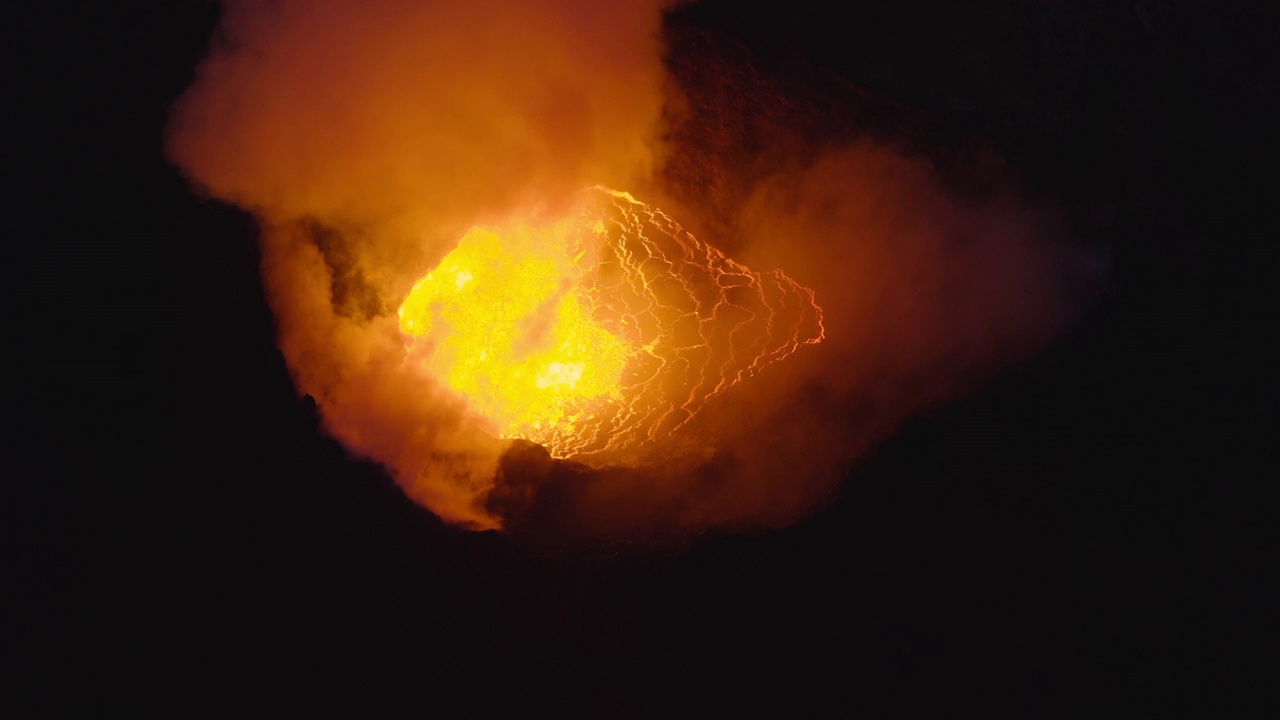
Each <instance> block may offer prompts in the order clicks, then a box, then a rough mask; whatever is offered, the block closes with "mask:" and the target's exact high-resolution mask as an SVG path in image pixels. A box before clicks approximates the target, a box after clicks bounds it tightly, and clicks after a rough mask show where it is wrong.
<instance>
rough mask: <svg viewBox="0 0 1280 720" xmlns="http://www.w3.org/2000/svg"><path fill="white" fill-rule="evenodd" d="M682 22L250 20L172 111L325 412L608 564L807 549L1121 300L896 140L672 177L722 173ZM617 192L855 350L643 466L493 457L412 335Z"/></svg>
mask: <svg viewBox="0 0 1280 720" xmlns="http://www.w3.org/2000/svg"><path fill="white" fill-rule="evenodd" d="M668 4H669V3H666V2H656V1H654V0H632V1H629V2H611V3H601V2H595V1H594V0H536V1H530V0H520V1H516V0H511V1H503V0H498V1H486V2H481V1H479V0H472V1H470V2H435V3H421V2H414V1H411V0H370V1H368V2H361V3H353V2H346V1H345V0H313V1H311V2H305V3H304V2H297V3H293V2H268V1H267V0H262V1H255V0H231V1H228V2H226V3H225V5H224V18H223V22H222V25H221V27H220V30H219V34H218V35H217V36H216V37H215V40H214V43H213V45H212V48H211V51H210V54H209V57H208V58H207V59H206V60H205V61H204V63H203V64H202V65H201V67H200V68H199V71H198V74H197V78H196V80H195V82H194V83H193V85H192V86H191V88H189V89H188V91H187V93H186V94H185V95H184V97H183V98H182V99H181V100H180V102H179V103H178V104H177V106H176V107H175V108H174V110H173V114H172V118H171V123H170V126H169V133H168V137H167V138H166V141H167V145H166V147H167V151H168V155H169V157H170V158H171V160H172V161H173V162H174V163H175V164H176V165H177V166H179V167H180V168H181V169H182V170H183V172H184V173H185V174H186V176H187V177H188V179H189V180H190V181H191V182H192V184H193V185H194V186H196V187H198V188H199V189H201V190H202V191H203V192H206V193H208V194H209V195H211V196H214V197H217V198H221V199H224V200H227V201H230V202H233V203H236V204H238V205H240V206H242V207H244V208H246V209H248V210H250V211H252V212H253V213H254V214H255V215H256V216H257V217H258V218H259V221H260V225H261V242H262V251H263V268H262V270H263V279H264V283H265V285H266V289H267V293H268V298H269V301H270V303H271V307H272V310H273V312H274V313H275V316H276V320H277V331H278V342H279V345H280V348H281V350H282V352H283V353H284V356H285V358H286V361H287V362H288V364H289V369H290V372H291V374H292V375H293V378H294V380H295V382H296V384H297V387H298V390H299V391H300V392H302V393H307V394H310V395H312V396H313V397H315V398H316V400H317V402H318V405H319V407H320V409H321V413H322V417H323V421H324V424H325V427H326V429H327V430H328V431H329V432H330V433H331V434H333V435H334V437H336V438H337V439H339V440H340V441H341V442H342V443H343V444H344V445H345V446H347V447H348V448H349V449H351V450H352V451H353V452H355V453H358V454H360V455H363V456H366V457H369V458H372V459H374V460H376V461H379V462H381V463H383V464H385V465H386V466H387V467H388V469H389V470H390V471H391V472H392V473H393V475H394V476H395V478H396V479H397V481H398V482H399V484H400V485H401V486H402V487H403V488H404V490H405V492H406V493H407V494H408V495H409V496H410V497H412V498H413V499H415V500H416V501H418V502H420V503H421V504H423V505H425V506H426V507H428V508H430V509H431V510H432V511H434V512H435V513H437V514H439V515H441V516H442V517H444V518H445V519H447V520H450V521H453V522H456V523H459V524H464V525H468V526H470V527H474V528H496V527H505V528H507V529H509V530H512V531H518V532H519V531H523V532H530V533H543V532H549V531H551V530H552V529H554V531H555V532H557V533H561V534H566V535H569V536H573V537H599V538H610V539H615V538H637V537H651V536H670V535H673V534H674V535H679V534H683V533H687V532H691V531H696V530H699V529H704V528H708V527H728V528H733V527H741V526H777V525H783V524H786V523H790V522H794V521H795V520H797V519H798V518H801V517H803V516H805V515H806V514H808V513H810V512H812V511H813V510H814V508H815V507H817V506H819V505H820V504H821V503H822V502H823V500H824V499H825V498H827V497H829V496H830V494H831V492H832V491H833V489H834V488H835V487H836V486H837V485H838V483H839V482H840V481H841V479H842V478H843V477H845V475H846V474H847V473H848V470H849V468H850V467H851V465H852V463H853V462H854V461H855V460H856V458H857V457H858V456H859V455H860V454H862V453H864V452H865V451H866V450H867V448H868V447H869V446H870V445H871V444H873V443H874V442H875V441H877V440H878V439H882V438H883V437H884V436H885V435H886V434H887V433H888V432H890V431H891V430H892V428H893V427H894V426H895V425H896V424H897V423H899V422H900V421H901V420H902V419H903V418H905V417H907V416H908V415H909V414H910V413H911V412H913V411H916V410H918V409H919V408H920V407H922V406H924V405H927V404H930V403H934V402H938V401H940V400H943V399H946V398H948V397H953V396H955V395H956V394H958V393H963V392H964V391H965V390H966V389H969V388H972V387H973V386H974V384H975V383H978V382H981V381H982V380H984V379H986V378H988V377H989V376H990V375H991V374H993V373H994V372H997V371H998V370H1000V369H1001V368H1004V367H1007V366H1009V365H1010V364H1011V363H1015V362H1018V361H1020V360H1022V359H1025V358H1026V357H1028V356H1030V355H1032V354H1034V353H1035V352H1037V351H1038V350H1040V349H1041V348H1043V347H1044V346H1045V345H1046V344H1048V343H1049V342H1051V341H1052V340H1053V339H1054V338H1055V337H1057V336H1059V335H1060V334H1061V333H1062V332H1063V331H1064V330H1065V329H1066V328H1067V327H1069V325H1070V323H1071V322H1072V321H1073V320H1074V318H1075V317H1076V316H1078V314H1079V312H1080V311H1081V309H1082V303H1081V302H1080V301H1079V300H1078V299H1076V295H1077V294H1078V291H1079V290H1080V288H1081V286H1082V285H1088V283H1089V282H1090V281H1091V279H1096V276H1097V272H1096V270H1095V269H1094V268H1095V267H1096V266H1095V265H1094V264H1092V262H1091V260H1090V258H1089V257H1085V256H1081V255H1076V254H1073V251H1072V250H1071V246H1070V244H1069V243H1066V242H1063V241H1062V240H1063V239H1062V238H1060V237H1057V234H1058V233H1059V232H1060V231H1056V230H1054V228H1055V227H1058V223H1056V219H1055V217H1054V214H1053V212H1052V210H1051V209H1050V208H1045V207H1039V206H1036V205H1035V204H1032V203H1028V202H1026V201H1023V200H1021V199H1020V198H1019V197H1018V195H1017V193H1016V192H1015V191H1013V190H1012V189H1010V190H1009V191H1007V192H996V193H993V194H991V196H990V197H987V198H986V199H983V200H972V199H961V198H960V197H958V196H956V195H955V194H954V193H951V192H949V191H948V190H947V189H946V188H945V186H944V185H943V183H942V182H941V181H940V180H939V179H938V178H937V176H936V173H935V172H934V171H933V169H932V167H931V166H930V165H929V164H928V163H927V162H925V161H922V160H919V159H908V158H905V157H903V156H901V155H900V154H896V153H894V152H892V151H890V150H888V149H886V148H885V147H884V146H882V145H877V144H875V143H872V142H870V141H866V140H859V141H852V140H846V141H840V142H825V143H821V144H819V145H817V146H814V147H809V148H807V150H806V152H804V153H798V154H797V155H796V156H795V157H794V158H788V157H787V156H786V153H785V152H783V153H782V156H783V160H780V161H778V162H775V163H773V164H764V165H757V166H753V169H752V170H751V171H750V172H746V171H742V170H737V171H734V170H733V168H727V166H725V165H724V164H723V163H720V164H717V163H716V162H715V161H714V159H709V161H708V162H707V163H706V164H705V167H704V172H705V173H714V172H716V171H721V170H725V169H726V168H727V169H728V170H729V171H731V172H737V177H736V182H734V183H731V184H732V185H733V188H734V190H733V192H729V193H727V194H726V193H725V192H721V190H723V188H718V187H712V186H711V185H709V184H704V183H703V182H702V181H703V180H704V179H705V178H697V177H695V175H696V173H695V174H692V175H691V174H690V173H687V172H686V173H683V174H682V173H679V172H672V168H675V167H677V166H678V165H679V164H680V163H685V165H684V166H685V167H687V163H688V162H689V161H690V158H693V159H694V160H696V159H697V158H698V154H699V153H700V152H702V153H705V152H706V149H705V148H699V147H694V146H693V145H692V144H691V143H690V142H687V141H683V142H682V141H681V137H682V135H681V134H680V133H675V132H672V129H673V128H675V127H677V126H679V124H680V123H686V124H687V123H688V122H689V118H688V117H687V116H682V115H681V114H680V113H679V112H677V111H676V110H675V109H677V108H680V107H684V106H686V105H687V104H688V102H689V101H690V100H689V98H688V97H687V95H685V94H684V93H687V89H686V90H685V91H684V93H682V92H681V91H680V90H679V89H677V88H676V83H674V82H673V80H672V78H671V77H670V76H669V73H668V71H667V70H666V68H665V67H664V64H663V61H662V58H663V52H664V47H663V42H662V18H663V16H662V13H663V10H664V6H666V5H668ZM739 112H740V111H739ZM711 131H715V129H714V128H712V129H711ZM721 137H722V139H723V138H724V137H728V138H729V139H730V140H732V137H731V134H730V135H722V136H721ZM664 138H667V139H666V140H664ZM780 147H782V148H783V149H784V150H785V149H786V148H785V144H784V145H780ZM775 154H776V153H775ZM801 158H803V159H801ZM597 184H603V185H607V186H610V187H615V188H619V189H625V190H630V191H631V192H632V193H633V194H635V195H636V196H637V197H639V198H641V199H645V200H648V201H649V202H651V203H653V204H655V205H657V206H658V207H661V208H663V209H664V210H667V211H668V212H669V214H671V215H672V216H673V217H674V218H676V219H677V220H678V221H680V222H682V223H684V224H685V225H686V226H687V227H689V228H690V229H692V230H693V231H694V232H695V234H697V235H699V237H700V239H703V240H706V241H708V242H710V243H711V244H713V245H716V246H718V247H721V248H722V249H725V250H726V251H728V252H729V254H730V256H732V257H734V258H735V259H737V260H740V261H742V262H744V263H745V264H747V265H748V266H750V267H752V268H757V269H760V270H769V269H771V268H782V269H784V270H785V271H786V273H787V274H788V275H790V276H792V277H793V278H795V280H796V281H797V282H799V283H801V284H802V285H804V286H806V287H809V288H812V289H813V290H814V292H815V297H816V298H817V301H818V303H819V304H821V305H822V307H823V310H824V315H825V324H826V327H827V340H826V341H825V342H824V343H822V344H821V345H816V346H812V347H807V348H805V349H804V350H803V351H801V352H798V353H796V354H795V355H794V356H792V357H790V358H787V360H786V361H785V362H781V363H777V364H775V365H773V366H770V367H769V368H767V369H766V370H765V371H763V372H761V373H760V375H759V376H757V377H756V378H753V379H752V381H751V382H745V383H742V384H740V385H738V386H735V387H734V388H733V389H731V390H730V391H728V392H726V393H724V394H722V395H720V396H717V398H716V399H715V401H714V402H712V403H710V404H708V406H707V407H706V408H705V409H704V410H703V411H702V413H701V414H700V415H699V416H698V421H697V422H696V423H692V424H691V426H690V427H689V429H688V431H687V432H684V433H682V434H681V438H680V445H679V447H678V448H677V449H676V451H673V452H672V454H671V455H670V456H669V457H667V458H665V459H664V460H663V461H661V462H654V463H650V464H647V465H643V466H639V467H610V468H602V469H601V468H590V467H587V466H584V465H579V464H575V463H571V462H563V461H555V460H552V459H551V458H550V457H549V456H547V455H546V453H545V451H542V450H541V449H540V448H538V447H536V446H533V445H531V444H529V443H524V442H520V441H516V442H511V441H500V440H497V439H495V438H493V437H490V436H489V435H487V434H486V433H485V432H483V431H482V430H481V429H480V427H479V426H478V424H477V423H476V422H475V420H474V418H471V417H469V415H468V411H467V408H466V407H465V406H464V405H463V404H462V402H461V401H460V400H458V399H456V398H454V397H453V396H452V395H451V394H449V393H447V392H445V391H444V390H442V389H440V388H436V387H431V386H429V385H428V384H425V383H424V382H423V380H422V379H421V376H420V375H418V374H416V373H412V372H409V371H408V370H407V369H406V367H405V363H404V360H405V346H404V342H403V340H402V338H401V336H400V334H399V331H398V327H397V322H396V316H395V310H396V307H397V306H398V305H399V303H400V302H401V301H402V300H403V299H404V297H405V295H406V294H407V293H408V291H409V289H410V287H411V286H412V284H413V282H414V280H415V279H416V278H417V277H418V276H420V275H421V274H422V273H423V272H425V271H426V270H428V269H430V268H431V267H433V266H434V265H435V264H436V263H437V262H438V261H439V260H440V259H441V258H442V257H443V256H444V255H445V254H447V253H448V252H449V251H450V250H452V249H453V247H454V246H455V245H456V243H457V241H458V239H459V238H460V237H462V235H463V234H464V233H465V232H466V231H467V229H469V228H470V227H472V226H474V225H477V224H500V223H502V221H503V220H504V219H507V218H510V217H514V216H518V215H520V214H521V213H527V212H530V211H539V212H555V211H556V209H557V208H559V207H562V206H563V205H564V203H566V202H567V201H568V199H569V198H570V197H572V196H573V194H574V193H576V192H578V191H580V190H581V189H582V188H584V187H588V186H592V185H597ZM713 193H715V197H714V202H713V201H712V194H713ZM704 232H710V233H713V234H714V233H717V232H718V233H721V234H722V235H724V236H723V237H709V236H707V235H706V234H704Z"/></svg>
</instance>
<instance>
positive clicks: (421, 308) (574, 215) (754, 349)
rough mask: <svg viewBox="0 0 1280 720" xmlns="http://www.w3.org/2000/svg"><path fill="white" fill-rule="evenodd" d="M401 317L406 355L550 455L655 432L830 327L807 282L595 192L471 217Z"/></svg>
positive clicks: (621, 196) (649, 437)
mask: <svg viewBox="0 0 1280 720" xmlns="http://www.w3.org/2000/svg"><path fill="white" fill-rule="evenodd" d="M399 318H400V330H401V332H402V334H403V336H404V338H405V341H406V345H407V347H408V362H410V363H413V364H414V365H415V366H416V367H419V368H421V369H422V370H424V371H425V372H427V373H428V374H430V375H431V376H433V377H434V378H435V379H436V380H437V381H439V382H441V383H442V384H443V385H445V386H447V387H448V388H450V389H452V390H453V391H454V392H456V393H458V394H459V395H461V396H462V397H463V398H465V400H466V401H467V403H468V405H469V406H470V407H471V409H472V410H473V411H474V412H475V413H476V414H478V415H479V416H481V417H483V418H485V420H486V421H487V422H488V423H489V424H490V425H491V426H492V429H493V431H494V432H495V433H496V434H498V435H499V436H500V437H504V438H524V439H527V440H531V441H533V442H536V443H539V444H541V445H543V446H544V447H546V448H547V450H548V451H550V452H551V454H552V455H554V456H556V457H590V456H593V455H603V454H607V453H612V452H616V451H622V450H633V449H636V448H640V447H643V446H645V445H646V444H648V443H653V442H656V441H659V440H661V439H662V438H664V437H667V436H669V435H671V434H672V433H674V432H676V431H678V430H679V429H680V428H681V427H683V426H684V425H685V424H686V423H688V422H689V420H690V419H691V418H692V417H693V416H694V415H695V414H696V413H697V412H698V410H699V409H701V408H702V407H703V406H704V405H705V403H706V402H707V400H708V399H709V398H710V397H712V396H713V395H715V394H716V393H719V392H722V391H724V390H725V389H727V388H729V387H731V386H733V385H735V384H736V383H739V382H741V381H743V380H746V379H747V378H749V377H751V376H753V375H755V374H756V373H757V372H759V371H760V370H761V369H763V368H764V367H766V366H768V365H770V364H772V363H775V362H777V361H779V360H781V359H783V358H785V357H786V356H788V355H790V354H791V353H793V352H795V351H796V350H797V349H799V348H800V346H802V345H806V344H815V343H818V342H821V341H822V340H823V338H824V329H823V325H822V309H821V308H820V307H818V305H817V303H816V302H815V301H814V296H813V291H812V290H809V289H807V288H804V287H802V286H800V285H798V284H797V283H796V282H795V281H793V280H792V279H791V278H789V277H788V276H787V275H786V274H785V273H783V272H782V271H781V270H773V271H770V272H765V273H756V272H752V271H751V270H750V269H748V268H747V267H746V266H744V265H742V264H740V263H737V262H735V261H734V260H732V259H730V258H728V257H727V256H725V254H724V253H722V252H720V251H719V250H717V249H716V248H713V247H711V246H709V245H706V244H705V243H702V242H700V241H698V240H697V238H695V237H694V236H693V235H691V234H689V233H688V232H686V231H685V230H683V229H682V228H681V227H680V226H679V225H678V224H677V223H676V222H675V221H674V220H672V219H671V218H670V217H668V216H667V215H665V214H664V213H662V212H661V211H660V210H657V209H655V208H651V207H649V206H647V205H645V204H643V203H641V202H639V201H637V200H636V199H635V198H633V197H631V195H630V194H628V193H624V192H618V191H614V190H609V189H607V188H603V187H596V188H593V189H591V190H589V191H588V192H587V193H585V197H584V200H583V201H582V202H581V203H580V204H579V205H578V206H577V208H576V209H575V210H574V211H572V212H570V213H569V214H568V215H567V216H566V217H564V218H562V219H560V220H559V221H557V222H555V223H551V224H534V223H517V224H515V225H513V226H510V227H503V228H473V229H472V230H471V231H469V232H468V233H467V234H466V235H465V236H464V237H463V238H462V239H461V240H460V241H459V243H458V246H457V248H455V249H454V250H453V251H452V252H450V253H449V254H448V255H446V256H445V257H444V259H443V260H441V262H440V264H439V265H438V266H437V267H435V268H434V269H433V270H432V271H431V272H428V273H427V274H426V275H424V276H423V277H422V278H420V279H419V280H418V282H417V283H416V284H415V285H414V287H413V289H412V290H411V291H410V293H409V295H408V297H407V298H406V299H405V301H404V303H403V304H402V305H401V307H400V310H399Z"/></svg>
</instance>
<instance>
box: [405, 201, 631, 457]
mask: <svg viewBox="0 0 1280 720" xmlns="http://www.w3.org/2000/svg"><path fill="white" fill-rule="evenodd" d="M569 229H570V228H569V226H567V225H566V224H564V223H561V224H559V225H556V226H553V227H546V228H533V227H518V228H515V229H506V230H504V231H503V233H502V234H501V235H500V234H499V233H498V232H495V231H494V230H490V229H481V228H477V229H473V230H472V231H471V232H469V233H467V234H466V235H465V236H464V237H463V238H462V240H461V241H460V242H459V243H458V247H457V248H456V249H455V250H454V251H453V252H451V253H449V254H448V255H446V256H445V258H444V259H443V260H442V261H441V262H440V265H439V266H438V267H437V268H436V269H435V270H433V271H431V272H429V273H427V275H426V276H424V277H423V278H422V279H421V280H419V281H418V283H417V284H416V285H415V286H414V287H413V290H412V291H411V292H410V293H409V296H408V298H407V299H406V300H405V301H404V304H403V305H402V306H401V307H400V329H401V330H402V331H403V332H404V333H405V334H406V335H409V336H411V337H414V338H420V339H425V340H426V341H427V347H426V352H424V353H422V358H421V362H422V363H423V366H424V367H425V368H426V369H427V370H428V371H429V372H431V374H432V375H434V376H436V377H437V378H440V379H442V380H444V382H445V383H446V384H447V385H448V386H449V387H450V388H452V389H453V390H455V391H457V392H459V393H461V394H462V395H464V396H466V397H467V398H468V400H469V401H470V404H471V407H472V409H474V410H475V411H477V412H479V413H480V414H481V415H483V416H485V417H487V418H488V419H489V420H491V421H492V422H493V423H495V424H496V425H497V427H498V430H499V433H500V435H501V436H502V437H528V438H547V437H555V436H562V435H567V434H571V433H572V432H573V430H574V428H573V423H574V421H575V420H576V419H578V418H579V417H580V416H581V415H582V414H583V413H588V412H591V411H592V409H593V405H595V404H598V403H599V401H601V400H615V401H616V400H618V399H620V385H619V383H620V378H621V376H622V371H623V369H624V367H625V365H626V363H627V360H628V358H629V357H630V356H631V355H632V354H633V353H634V352H635V351H634V349H633V348H631V347H630V346H629V345H628V344H627V343H625V342H623V341H622V340H620V339H619V338H617V337H615V336H614V335H612V334H611V333H609V332H608V331H607V330H605V329H604V328H603V327H601V325H600V324H599V323H598V322H597V321H596V320H595V319H594V318H592V316H591V308H590V305H589V303H588V300H587V298H586V297H585V292H584V289H583V287H582V285H581V283H580V276H581V273H582V271H581V269H580V268H579V267H578V266H577V265H576V264H575V261H574V258H575V256H580V253H581V252H582V251H576V252H571V250H572V248H571V247H570V238H569Z"/></svg>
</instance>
